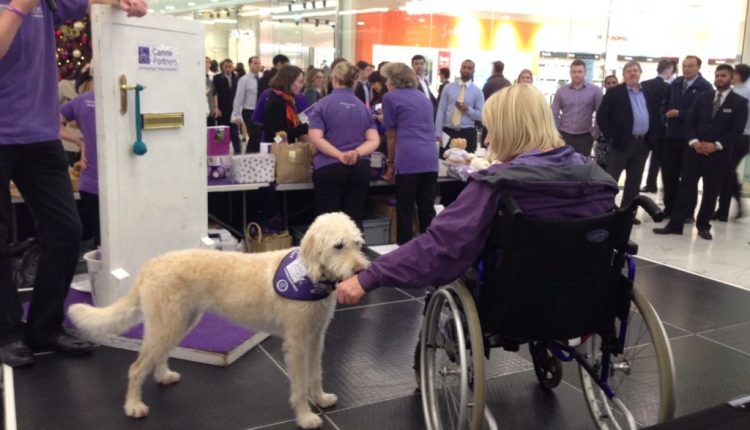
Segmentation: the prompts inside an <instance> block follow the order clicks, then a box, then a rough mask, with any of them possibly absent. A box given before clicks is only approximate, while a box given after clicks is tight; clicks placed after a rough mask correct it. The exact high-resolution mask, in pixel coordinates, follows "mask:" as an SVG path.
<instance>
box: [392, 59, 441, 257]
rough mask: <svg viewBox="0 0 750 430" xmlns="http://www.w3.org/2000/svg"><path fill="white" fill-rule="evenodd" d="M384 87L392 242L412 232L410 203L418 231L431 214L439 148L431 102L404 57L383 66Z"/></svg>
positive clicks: (408, 236) (433, 212)
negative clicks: (392, 193)
mask: <svg viewBox="0 0 750 430" xmlns="http://www.w3.org/2000/svg"><path fill="white" fill-rule="evenodd" d="M382 74H383V76H384V77H385V79H386V85H387V86H388V92H387V93H386V94H385V95H383V128H385V129H386V138H387V141H388V170H387V171H386V174H385V178H386V180H392V179H393V178H394V175H395V179H396V242H398V244H399V245H403V244H404V243H406V242H408V241H409V240H411V238H412V219H413V218H414V204H415V203H416V205H417V218H418V219H419V231H420V232H422V233H424V232H425V231H426V230H427V227H429V225H430V223H431V222H432V219H433V218H435V206H434V205H435V197H436V196H437V172H438V165H439V160H438V148H437V145H435V139H434V136H435V123H434V121H433V119H432V103H430V100H429V99H428V98H426V97H420V96H421V95H422V94H421V93H420V90H419V89H418V85H419V84H418V81H417V75H416V74H415V73H414V70H412V68H411V67H409V66H407V65H406V64H404V63H388V64H386V65H385V67H383V71H382Z"/></svg>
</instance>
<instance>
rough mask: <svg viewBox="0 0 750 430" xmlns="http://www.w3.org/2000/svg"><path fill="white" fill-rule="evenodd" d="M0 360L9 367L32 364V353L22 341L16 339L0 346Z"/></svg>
mask: <svg viewBox="0 0 750 430" xmlns="http://www.w3.org/2000/svg"><path fill="white" fill-rule="evenodd" d="M0 362H2V363H3V364H7V365H8V366H10V367H23V366H30V365H32V364H34V355H33V354H32V353H31V349H30V348H29V347H28V345H26V344H25V343H24V342H23V341H20V340H17V341H14V342H11V343H8V344H5V345H3V346H0Z"/></svg>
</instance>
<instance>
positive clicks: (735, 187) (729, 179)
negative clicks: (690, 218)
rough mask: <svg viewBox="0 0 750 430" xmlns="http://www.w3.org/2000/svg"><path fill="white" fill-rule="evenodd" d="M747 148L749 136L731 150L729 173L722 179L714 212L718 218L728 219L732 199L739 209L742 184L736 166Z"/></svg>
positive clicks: (743, 137)
mask: <svg viewBox="0 0 750 430" xmlns="http://www.w3.org/2000/svg"><path fill="white" fill-rule="evenodd" d="M748 147H750V136H748V135H744V136H742V140H741V142H740V143H739V144H738V145H736V147H735V148H733V149H732V158H731V160H730V161H729V171H728V172H727V175H726V176H725V177H724V183H723V184H722V185H721V193H720V194H719V209H717V210H716V212H717V214H718V215H719V217H723V218H728V217H729V206H730V205H731V203H732V198H733V197H734V198H735V199H737V206H738V207H740V204H741V200H740V197H741V195H740V191H741V190H742V184H741V183H740V181H739V179H738V178H737V166H739V165H740V161H742V159H743V158H745V155H747V151H748ZM740 210H741V209H740Z"/></svg>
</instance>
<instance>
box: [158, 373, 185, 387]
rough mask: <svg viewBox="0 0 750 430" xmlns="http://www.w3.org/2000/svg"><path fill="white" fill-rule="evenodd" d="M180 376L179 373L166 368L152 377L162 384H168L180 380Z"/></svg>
mask: <svg viewBox="0 0 750 430" xmlns="http://www.w3.org/2000/svg"><path fill="white" fill-rule="evenodd" d="M180 378H181V375H180V374H179V373H177V372H175V371H172V370H168V371H166V372H164V373H163V374H162V375H159V376H154V379H156V382H158V383H160V384H162V385H170V384H174V383H176V382H180Z"/></svg>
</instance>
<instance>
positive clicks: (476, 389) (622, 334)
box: [415, 196, 675, 430]
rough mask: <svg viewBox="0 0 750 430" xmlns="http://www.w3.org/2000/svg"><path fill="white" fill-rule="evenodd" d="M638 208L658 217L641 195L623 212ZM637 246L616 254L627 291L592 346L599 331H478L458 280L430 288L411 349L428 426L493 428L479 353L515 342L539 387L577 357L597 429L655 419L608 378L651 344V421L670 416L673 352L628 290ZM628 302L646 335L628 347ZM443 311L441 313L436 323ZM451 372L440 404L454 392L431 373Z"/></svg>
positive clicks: (647, 307)
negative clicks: (638, 411)
mask: <svg viewBox="0 0 750 430" xmlns="http://www.w3.org/2000/svg"><path fill="white" fill-rule="evenodd" d="M638 206H641V207H643V208H644V209H646V210H647V212H648V213H649V214H651V215H652V217H654V218H655V219H659V218H660V217H662V216H663V214H661V212H660V211H659V210H658V208H657V207H656V205H655V204H654V203H653V202H652V201H651V200H650V199H648V198H646V197H644V196H639V197H638V198H637V199H636V200H635V201H634V202H633V204H632V205H631V207H629V208H626V209H623V210H622V211H630V212H631V213H632V216H633V217H634V216H635V212H636V210H637V208H638ZM636 252H637V246H636V245H635V244H633V243H632V242H631V243H629V244H628V246H627V247H626V252H625V253H623V254H622V255H621V257H624V259H625V261H626V262H627V267H628V271H627V279H628V282H629V286H630V291H629V292H628V294H627V303H623V304H621V305H622V308H620V309H621V310H620V311H618V312H616V314H617V315H615V317H614V318H615V319H616V321H619V323H620V324H619V327H617V331H616V334H615V336H614V339H607V340H606V342H605V340H604V339H601V341H600V343H599V345H598V348H597V345H596V340H597V339H598V338H599V337H600V335H599V334H597V333H594V334H591V335H589V336H587V337H586V339H585V340H584V341H583V342H580V343H578V344H576V343H573V344H570V341H548V340H537V339H522V340H519V339H503V338H501V339H500V341H499V342H498V341H497V339H493V338H492V337H491V336H488V335H487V334H486V333H484V332H483V331H482V327H481V322H480V317H479V312H478V311H477V307H476V301H475V297H474V295H473V294H472V293H471V292H470V291H469V289H468V288H467V287H466V285H465V284H464V283H463V282H462V281H456V282H454V283H452V284H449V285H446V286H443V287H441V288H439V289H437V290H436V291H434V292H433V293H431V294H429V295H428V297H427V298H426V305H425V318H424V321H423V325H422V331H421V333H420V343H419V345H418V349H417V354H418V358H419V363H415V365H417V364H418V365H419V372H418V384H419V386H420V390H421V394H422V406H423V412H424V418H425V423H426V426H427V429H428V430H433V429H443V428H455V429H471V430H478V429H480V428H482V424H483V423H484V422H485V421H487V423H488V424H489V427H490V428H492V429H494V428H497V427H496V423H495V420H494V418H493V417H492V415H491V413H490V412H489V410H487V409H485V393H484V382H485V380H484V379H485V374H484V357H483V356H486V357H487V358H489V351H490V349H491V348H493V347H498V346H500V347H503V348H504V349H506V350H509V351H515V350H518V346H519V345H520V344H522V343H527V342H528V343H529V348H530V350H531V352H532V360H533V363H534V368H535V371H536V375H537V378H538V379H539V382H540V383H541V385H542V387H543V388H545V389H552V388H554V387H555V386H556V385H557V384H559V382H560V380H561V378H562V365H561V362H573V361H575V362H576V363H577V364H578V367H579V373H580V380H581V385H582V390H583V394H584V397H585V399H586V400H587V405H588V408H589V412H590V413H591V415H592V418H593V419H594V422H595V424H596V425H597V428H599V429H622V428H628V429H635V428H637V427H638V425H639V424H655V423H654V422H649V423H642V422H639V421H638V419H637V418H636V417H635V415H634V414H633V413H632V411H631V410H630V409H629V408H628V406H627V405H626V404H625V403H624V402H623V400H622V399H621V398H620V396H619V395H618V394H620V393H618V390H617V387H613V386H612V384H611V382H612V381H613V380H617V378H616V376H617V375H624V376H625V377H627V376H630V372H631V371H632V364H633V362H632V361H631V360H630V359H629V358H627V355H628V354H629V353H631V352H636V353H637V352H638V351H642V350H644V349H645V348H647V347H648V346H649V345H651V346H653V348H654V353H655V355H656V366H657V369H656V370H657V372H658V373H659V380H658V385H659V398H658V412H657V413H656V414H655V416H654V417H648V418H654V419H655V420H656V422H663V421H666V420H669V419H671V418H672V417H673V415H674V408H675V404H674V365H673V359H672V352H671V348H670V345H669V341H668V339H667V336H666V332H665V330H664V326H663V325H662V323H661V321H660V319H659V317H658V315H657V314H656V312H655V311H654V309H653V307H652V306H651V304H650V303H649V302H648V300H647V299H646V298H645V297H644V296H643V295H642V294H640V292H639V291H638V290H636V289H635V288H633V283H634V280H635V272H636V268H635V262H634V259H633V257H632V256H631V254H634V253H636ZM631 307H633V310H635V311H637V312H638V314H640V316H641V317H642V318H643V322H644V324H645V327H646V330H647V331H648V333H647V334H648V336H649V337H650V338H651V341H650V342H649V343H646V344H635V345H632V346H628V344H627V342H628V340H629V337H628V335H629V334H631V330H630V329H631V328H633V327H630V323H629V319H630V317H632V315H633V312H632V311H631ZM442 317H446V318H445V321H444V323H442V324H441V318H442ZM608 337H609V336H608ZM613 341H614V342H613ZM644 345H645V346H644ZM441 347H442V349H443V350H445V355H446V357H447V364H443V365H441V366H438V365H437V364H436V356H437V355H438V350H440V349H441ZM585 347H591V351H588V352H586V351H584V348H585ZM416 358H417V357H415V360H416ZM618 360H619V361H618ZM590 361H591V362H590ZM633 361H637V360H633ZM451 363H453V364H455V368H453V367H450V365H451ZM452 375H458V379H459V382H458V396H457V398H458V403H457V404H453V405H451V404H450V402H449V401H448V400H450V399H448V400H446V401H445V403H446V405H443V404H442V403H443V402H442V401H441V398H442V397H441V394H442V395H443V396H445V397H451V396H452V395H451V394H450V393H448V392H447V391H449V390H446V388H445V386H443V387H442V393H441V392H440V390H438V387H437V386H436V384H437V379H438V378H445V377H450V376H452ZM453 397H455V396H453ZM610 403H611V404H610ZM441 408H442V410H441ZM446 410H447V413H446ZM445 421H449V422H445Z"/></svg>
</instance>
